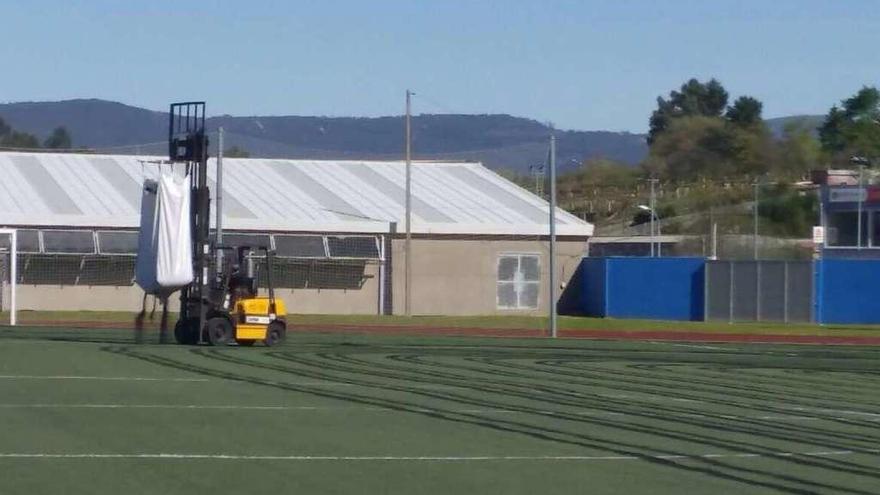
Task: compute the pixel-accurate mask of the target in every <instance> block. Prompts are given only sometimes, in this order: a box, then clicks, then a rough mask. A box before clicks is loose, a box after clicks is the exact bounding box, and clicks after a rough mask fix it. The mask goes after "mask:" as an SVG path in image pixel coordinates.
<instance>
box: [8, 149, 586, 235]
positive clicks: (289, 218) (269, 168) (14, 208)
mask: <svg viewBox="0 0 880 495" xmlns="http://www.w3.org/2000/svg"><path fill="white" fill-rule="evenodd" d="M161 160H162V158H160V157H154V156H131V155H89V154H72V153H67V154H63V153H17V152H0V225H5V226H52V227H60V226H84V227H85V226H88V227H137V226H138V223H139V218H140V215H139V209H140V198H141V184H142V183H143V181H144V179H145V178H154V177H156V175H157V173H158V167H160V166H164V167H168V166H169V165H158V164H157V162H160V161H161ZM223 165H224V177H223V186H224V187H223V190H224V196H223V198H224V227H225V228H229V229H238V230H257V231H284V232H295V231H319V232H320V231H323V232H364V233H367V232H388V229H389V223H390V222H397V223H398V231H403V226H404V203H405V190H404V187H405V166H404V163H403V162H402V161H394V162H392V161H387V162H376V161H349V160H329V161H317V160H269V159H259V158H246V159H242V158H226V159H224V160H223ZM178 167H179V166H178ZM208 168H209V174H208V175H209V182H210V186H211V188H212V193H213V191H214V185H215V182H214V181H215V177H214V173H215V169H216V168H215V162H214V159H211V163H210V164H209V167H208ZM412 190H413V201H412V206H413V217H412V231H413V232H414V233H416V234H473V235H546V233H547V223H548V218H547V217H548V216H549V205H548V204H547V202H546V201H544V200H542V199H541V198H538V197H537V196H535V195H533V194H531V193H529V192H528V191H526V190H524V189H522V188H520V187H519V186H517V185H515V184H513V183H512V182H510V181H508V180H506V179H504V178H502V177H501V176H499V175H497V174H495V173H494V172H492V171H491V170H489V169H487V168H485V167H483V166H482V165H480V164H478V163H464V162H455V163H453V162H424V161H420V162H414V163H413V168H412ZM557 225H558V231H557V232H558V233H559V234H560V235H578V236H587V235H592V233H593V226H592V225H591V224H589V223H587V222H584V221H582V220H580V219H578V218H577V217H575V216H573V215H571V214H569V213H566V212H564V211H562V210H561V209H558V210H557Z"/></svg>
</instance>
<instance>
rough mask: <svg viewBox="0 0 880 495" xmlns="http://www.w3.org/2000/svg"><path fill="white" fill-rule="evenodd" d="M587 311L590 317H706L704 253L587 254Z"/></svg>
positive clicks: (679, 318) (584, 275) (585, 263)
mask: <svg viewBox="0 0 880 495" xmlns="http://www.w3.org/2000/svg"><path fill="white" fill-rule="evenodd" d="M583 266H584V272H583V277H584V311H585V313H586V314H588V315H590V316H611V317H614V318H646V319H661V320H702V319H703V311H704V303H703V297H704V294H703V293H704V274H705V260H703V259H702V258H632V257H626V258H586V259H584V265H583Z"/></svg>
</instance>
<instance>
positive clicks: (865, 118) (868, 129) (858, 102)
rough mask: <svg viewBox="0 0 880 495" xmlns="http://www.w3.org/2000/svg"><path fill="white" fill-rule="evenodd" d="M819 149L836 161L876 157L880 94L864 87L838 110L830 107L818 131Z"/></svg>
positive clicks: (879, 145) (879, 143)
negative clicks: (852, 157)
mask: <svg viewBox="0 0 880 495" xmlns="http://www.w3.org/2000/svg"><path fill="white" fill-rule="evenodd" d="M819 139H820V141H821V142H822V149H823V150H824V151H826V152H827V153H829V154H830V155H831V156H832V158H833V159H834V160H835V161H837V162H841V161H847V160H848V159H849V157H850V156H853V155H859V156H867V157H869V158H875V159H876V158H878V157H880V91H878V90H877V88H875V87H868V86H865V87H863V88H862V89H860V90H859V91H858V92H857V93H856V94H855V95H853V96H852V97H851V98H847V99H846V100H843V102H842V104H841V107H838V106H837V105H835V106H833V107H831V110H829V111H828V114H827V115H826V116H825V121H824V122H823V123H822V126H821V127H820V128H819Z"/></svg>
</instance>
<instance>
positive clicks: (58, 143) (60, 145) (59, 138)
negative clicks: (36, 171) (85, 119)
mask: <svg viewBox="0 0 880 495" xmlns="http://www.w3.org/2000/svg"><path fill="white" fill-rule="evenodd" d="M43 147H45V148H49V149H70V148H71V147H73V140H72V139H71V138H70V133H69V132H67V128H66V127H64V126H60V127H56V128H55V129H54V130H53V131H52V134H51V135H49V137H47V138H46V140H45V141H43Z"/></svg>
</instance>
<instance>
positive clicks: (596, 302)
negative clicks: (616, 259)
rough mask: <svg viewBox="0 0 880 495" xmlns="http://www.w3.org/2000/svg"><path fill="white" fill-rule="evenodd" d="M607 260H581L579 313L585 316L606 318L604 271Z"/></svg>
mask: <svg viewBox="0 0 880 495" xmlns="http://www.w3.org/2000/svg"><path fill="white" fill-rule="evenodd" d="M607 263H608V259H607V258H584V259H582V260H581V266H580V271H581V284H583V285H582V288H583V290H582V291H581V303H580V304H581V312H582V313H583V314H585V315H587V316H599V317H604V316H607V315H606V313H607V310H606V307H605V303H606V293H605V291H606V284H605V282H606V279H605V271H606V267H607Z"/></svg>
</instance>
